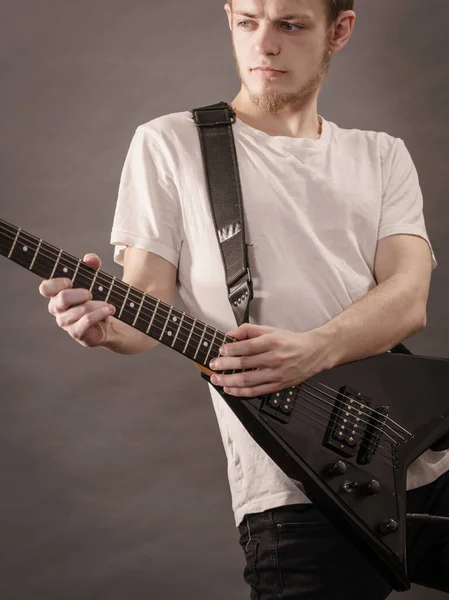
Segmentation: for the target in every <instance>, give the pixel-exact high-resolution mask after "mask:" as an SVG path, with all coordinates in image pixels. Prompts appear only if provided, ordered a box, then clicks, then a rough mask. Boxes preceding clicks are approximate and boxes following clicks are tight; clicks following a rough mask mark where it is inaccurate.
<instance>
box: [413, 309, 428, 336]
mask: <svg viewBox="0 0 449 600" xmlns="http://www.w3.org/2000/svg"><path fill="white" fill-rule="evenodd" d="M413 323H414V333H418V332H419V331H422V330H423V329H425V327H426V325H427V310H426V307H425V306H424V307H418V309H417V311H416V313H415V316H414V318H413Z"/></svg>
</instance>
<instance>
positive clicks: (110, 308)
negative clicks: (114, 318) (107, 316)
mask: <svg viewBox="0 0 449 600" xmlns="http://www.w3.org/2000/svg"><path fill="white" fill-rule="evenodd" d="M108 309H109V312H110V313H111V315H113V314H114V313H115V306H112V305H111V304H109V305H108Z"/></svg>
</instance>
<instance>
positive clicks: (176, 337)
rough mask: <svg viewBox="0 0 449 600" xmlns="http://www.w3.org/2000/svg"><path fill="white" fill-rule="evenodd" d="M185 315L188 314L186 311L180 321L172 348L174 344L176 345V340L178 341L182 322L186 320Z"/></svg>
mask: <svg viewBox="0 0 449 600" xmlns="http://www.w3.org/2000/svg"><path fill="white" fill-rule="evenodd" d="M185 316H186V314H185V313H182V317H181V320H180V321H179V326H178V331H177V332H176V335H175V337H174V339H173V343H172V345H171V347H172V348H173V346H174V345H175V342H176V340H177V339H178V335H179V332H180V331H181V327H182V322H183V321H184V317H185Z"/></svg>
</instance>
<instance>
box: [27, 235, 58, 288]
mask: <svg viewBox="0 0 449 600" xmlns="http://www.w3.org/2000/svg"><path fill="white" fill-rule="evenodd" d="M56 251H57V249H56V248H54V247H53V246H50V244H46V243H45V242H44V241H43V240H41V241H40V247H39V249H38V251H36V255H35V258H34V264H33V265H32V267H30V270H31V271H32V272H33V273H34V274H35V275H39V277H42V278H43V279H48V278H49V277H50V274H51V272H52V270H53V267H54V260H55V259H54V257H55V256H56Z"/></svg>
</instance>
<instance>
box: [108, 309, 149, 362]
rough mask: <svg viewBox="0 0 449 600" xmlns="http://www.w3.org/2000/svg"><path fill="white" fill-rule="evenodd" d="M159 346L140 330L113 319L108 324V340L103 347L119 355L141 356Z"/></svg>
mask: <svg viewBox="0 0 449 600" xmlns="http://www.w3.org/2000/svg"><path fill="white" fill-rule="evenodd" d="M158 345H159V342H158V341H156V340H154V339H152V338H150V337H149V336H148V335H145V334H144V333H142V332H141V331H139V330H138V329H134V328H133V327H131V326H129V325H126V323H123V322H122V321H119V320H118V319H115V318H114V317H111V318H110V319H109V322H108V331H107V338H106V341H105V343H104V344H102V347H103V348H105V349H106V350H110V351H111V352H115V353H117V354H140V353H142V352H147V351H148V350H151V349H152V348H155V347H156V346H158Z"/></svg>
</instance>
